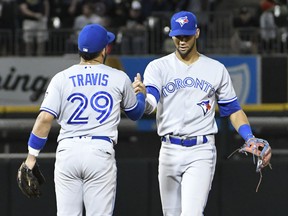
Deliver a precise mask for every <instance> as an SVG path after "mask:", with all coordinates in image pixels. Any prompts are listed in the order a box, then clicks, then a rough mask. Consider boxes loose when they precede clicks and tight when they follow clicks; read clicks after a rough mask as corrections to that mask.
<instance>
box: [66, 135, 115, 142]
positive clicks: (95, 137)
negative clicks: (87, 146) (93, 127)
mask: <svg viewBox="0 0 288 216" xmlns="http://www.w3.org/2000/svg"><path fill="white" fill-rule="evenodd" d="M82 137H83V138H84V137H89V136H78V138H79V139H81V138H82ZM69 138H70V139H73V138H76V137H69ZM91 139H100V140H106V141H108V142H111V143H113V141H112V140H111V138H110V137H107V136H91Z"/></svg>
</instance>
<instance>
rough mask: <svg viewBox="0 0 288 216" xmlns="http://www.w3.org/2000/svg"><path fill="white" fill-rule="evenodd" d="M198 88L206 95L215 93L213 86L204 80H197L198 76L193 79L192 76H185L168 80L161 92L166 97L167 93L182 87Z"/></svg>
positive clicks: (210, 95)
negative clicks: (171, 80)
mask: <svg viewBox="0 0 288 216" xmlns="http://www.w3.org/2000/svg"><path fill="white" fill-rule="evenodd" d="M191 87H194V88H199V89H201V90H202V91H204V92H206V93H208V97H209V98H210V97H212V96H213V95H214V93H215V89H214V88H213V86H212V85H211V84H210V83H209V82H207V81H206V80H199V79H198V78H196V79H193V78H192V77H186V78H185V79H183V80H182V79H179V78H178V79H174V81H173V82H168V83H167V84H166V85H165V86H164V87H162V94H163V96H164V97H167V96H168V94H171V93H174V92H175V91H178V90H179V89H182V88H191Z"/></svg>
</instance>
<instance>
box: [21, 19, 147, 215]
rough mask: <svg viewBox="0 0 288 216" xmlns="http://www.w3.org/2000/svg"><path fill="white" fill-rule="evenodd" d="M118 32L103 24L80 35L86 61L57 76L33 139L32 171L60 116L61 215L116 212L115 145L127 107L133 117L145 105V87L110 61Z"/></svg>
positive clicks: (57, 163)
mask: <svg viewBox="0 0 288 216" xmlns="http://www.w3.org/2000/svg"><path fill="white" fill-rule="evenodd" d="M114 38H115V36H114V34H113V33H111V32H107V30H106V29H105V28H103V27H102V26H100V25H97V24H92V25H87V26H85V27H84V28H83V29H82V31H81V32H80V34H79V38H78V48H79V55H80V57H81V61H80V63H79V64H77V65H73V66H71V67H69V68H68V69H66V70H63V71H61V72H59V73H57V74H56V75H55V76H54V77H53V78H52V80H51V82H50V84H49V86H48V88H47V91H46V94H45V98H44V100H43V102H42V104H41V107H40V114H39V115H38V117H37V119H36V122H35V124H34V127H33V130H32V132H31V135H30V138H29V141H28V150H29V153H28V156H27V159H26V161H25V164H26V165H27V166H28V168H29V169H32V168H33V167H34V166H35V164H36V158H37V156H38V154H39V152H40V150H41V149H42V148H43V147H44V145H45V142H46V140H47V136H48V134H49V131H50V128H51V124H52V121H53V120H54V119H56V120H57V122H58V123H59V124H60V126H61V130H60V133H59V136H58V139H57V141H58V146H57V151H56V161H55V171H54V180H55V190H56V200H57V215H58V216H68V215H69V216H80V215H81V216H82V209H83V203H84V205H85V209H86V215H87V216H104V215H105V216H111V215H112V214H113V208H114V201H115V192H116V172H117V168H116V163H115V157H114V148H113V146H114V145H115V144H116V143H117V138H118V131H117V126H118V125H119V122H120V114H121V112H120V111H121V110H123V111H124V112H125V114H126V115H127V116H128V117H129V118H130V119H132V120H137V119H139V118H141V116H142V115H143V113H144V109H145V95H146V91H145V88H143V87H142V88H138V90H139V89H140V91H141V92H139V93H137V94H135V92H134V89H133V87H132V83H131V80H130V79H129V77H128V76H127V75H126V74H125V73H124V72H123V71H119V70H117V69H113V68H111V67H109V66H106V65H105V64H104V61H105V58H106V50H107V45H108V44H109V43H111V42H112V41H113V40H114Z"/></svg>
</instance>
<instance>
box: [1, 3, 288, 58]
mask: <svg viewBox="0 0 288 216" xmlns="http://www.w3.org/2000/svg"><path fill="white" fill-rule="evenodd" d="M222 1H223V0H192V1H191V0H33V1H31V0H0V30H10V31H11V32H12V33H15V30H16V29H21V31H22V38H21V41H22V43H23V47H25V48H23V50H24V51H25V54H26V55H45V43H46V42H47V41H48V40H49V34H48V33H47V32H48V30H51V29H52V30H57V29H62V30H65V29H67V30H71V34H70V36H69V37H68V38H67V39H66V41H65V47H66V48H65V49H66V51H67V52H73V51H74V50H75V47H77V33H78V32H79V30H80V29H81V28H82V27H83V26H85V25H86V24H89V23H99V24H101V25H103V26H104V27H106V28H108V29H109V30H112V31H114V33H115V34H116V35H117V38H116V43H117V45H118V46H119V50H120V53H121V54H147V53H149V50H148V48H149V46H148V44H147V41H149V37H151V36H149V35H148V32H147V26H148V25H151V22H150V21H151V20H149V18H150V17H151V16H153V14H155V13H158V14H159V13H168V16H167V17H169V15H170V14H172V13H174V12H176V11H180V10H189V11H192V12H194V13H195V14H197V17H198V23H199V27H200V29H201V31H202V32H201V33H202V37H201V38H202V39H204V40H205V38H206V37H205V35H204V36H203V34H205V33H206V32H207V31H209V27H210V26H209V23H210V22H213V17H212V16H211V15H207V14H209V13H211V12H212V13H213V12H214V11H215V10H217V5H218V4H220V3H221V2H222ZM254 2H255V1H254ZM258 2H259V4H258V5H255V4H254V5H253V7H250V6H251V5H243V7H241V8H236V9H235V11H236V13H233V20H232V21H231V25H232V27H233V30H234V31H233V35H232V37H231V51H233V52H236V53H257V52H259V51H261V52H262V51H263V52H269V50H271V49H272V46H273V44H274V41H275V40H276V36H277V33H276V30H277V31H278V30H279V29H281V31H283V32H282V34H283V35H284V36H283V42H285V43H287V31H285V29H286V30H287V23H288V21H287V17H288V12H287V11H288V3H287V1H286V0H260V1H258ZM277 10H278V16H277ZM279 14H280V15H279ZM283 17H285V18H284V19H283ZM165 23H166V24H167V25H169V20H168V19H167V20H166V22H165ZM255 28H259V29H262V30H261V31H259V32H257V33H255ZM161 31H162V30H161ZM161 31H160V33H162V32H161ZM163 33H164V34H165V31H164V32H163ZM285 33H286V36H285ZM166 35H167V30H166ZM285 37H286V38H285ZM162 39H163V43H165V37H163V38H162ZM0 41H1V36H0ZM199 43H201V41H199ZM201 44H202V43H201ZM203 44H204V43H203ZM259 44H260V45H259ZM168 46H169V42H168ZM168 46H167V47H168ZM202 47H205V46H204V45H202ZM259 47H260V48H259ZM167 51H169V47H168V48H167ZM0 52H2V50H0Z"/></svg>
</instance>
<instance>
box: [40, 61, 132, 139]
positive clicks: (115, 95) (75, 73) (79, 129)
mask: <svg viewBox="0 0 288 216" xmlns="http://www.w3.org/2000/svg"><path fill="white" fill-rule="evenodd" d="M136 105H137V98H136V95H135V93H134V90H133V88H132V83H131V80H130V79H129V77H128V76H127V74H125V73H124V72H123V71H119V70H117V69H114V68H111V67H109V66H106V65H104V64H99V65H74V66H72V67H70V68H68V69H66V70H64V71H61V72H59V73H57V74H56V75H55V76H54V77H53V78H52V80H51V82H50V84H49V86H48V88H47V91H46V94H45V98H44V100H43V103H42V104H41V107H40V110H44V111H47V112H49V113H51V114H53V115H54V116H55V117H56V118H57V121H58V123H59V124H60V125H61V130H60V134H59V136H58V141H60V140H62V139H64V138H68V137H77V136H107V137H110V138H111V139H112V140H113V141H114V143H117V138H118V131H117V126H118V125H119V122H120V109H121V108H122V109H123V110H125V111H129V110H131V109H133V108H135V106H136ZM100 126H101V127H100Z"/></svg>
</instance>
